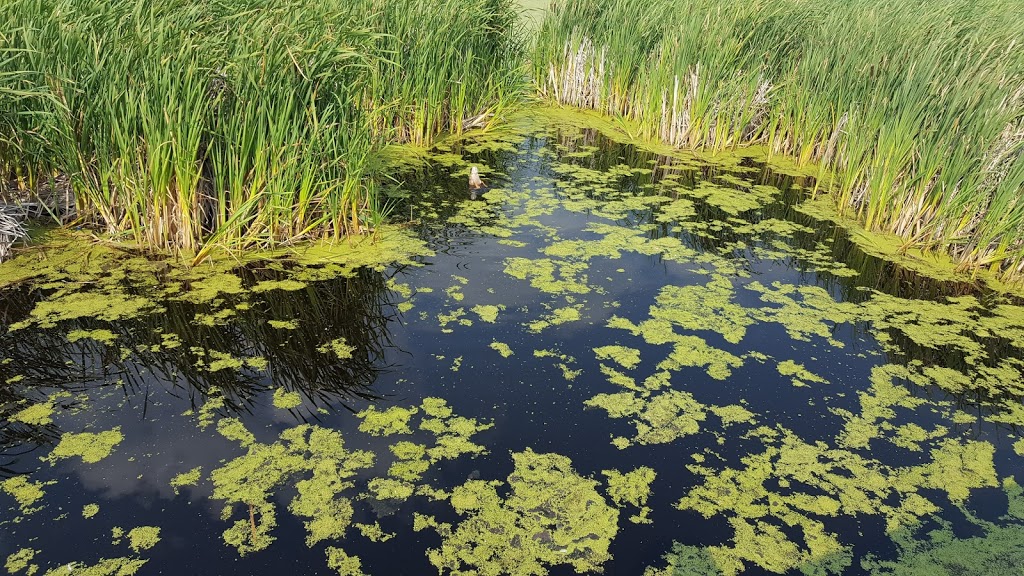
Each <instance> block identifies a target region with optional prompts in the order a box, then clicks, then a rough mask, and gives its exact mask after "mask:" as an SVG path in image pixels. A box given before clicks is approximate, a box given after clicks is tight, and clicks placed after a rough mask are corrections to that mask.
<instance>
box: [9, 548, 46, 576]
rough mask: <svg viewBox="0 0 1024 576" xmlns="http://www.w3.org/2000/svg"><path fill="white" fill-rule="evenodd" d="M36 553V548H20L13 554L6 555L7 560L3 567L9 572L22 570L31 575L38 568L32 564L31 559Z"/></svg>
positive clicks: (14, 572) (15, 572)
mask: <svg viewBox="0 0 1024 576" xmlns="http://www.w3.org/2000/svg"><path fill="white" fill-rule="evenodd" d="M38 553H39V551H38V550H33V549H31V548H21V549H20V550H18V551H17V552H15V553H14V554H11V555H10V556H8V557H7V562H5V563H4V568H6V569H7V572H8V573H9V574H17V573H18V572H21V571H24V572H25V574H26V575H27V576H32V575H33V574H35V573H36V572H37V571H38V570H39V566H37V565H35V564H32V560H33V559H34V558H35V557H36V554H38Z"/></svg>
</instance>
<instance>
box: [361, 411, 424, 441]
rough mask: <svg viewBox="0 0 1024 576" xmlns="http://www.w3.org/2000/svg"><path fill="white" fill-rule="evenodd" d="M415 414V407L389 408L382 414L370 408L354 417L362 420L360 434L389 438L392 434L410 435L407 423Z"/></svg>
mask: <svg viewBox="0 0 1024 576" xmlns="http://www.w3.org/2000/svg"><path fill="white" fill-rule="evenodd" d="M417 412H419V409H417V408H415V407H411V408H403V407H401V406H391V407H389V408H388V409H387V410H384V411H383V412H382V411H379V410H377V409H376V408H375V407H373V406H370V407H369V408H367V409H366V410H363V411H362V412H360V413H358V414H356V416H358V417H359V418H360V419H362V422H360V423H359V430H360V432H366V433H367V434H372V435H374V436H391V435H394V434H412V429H411V428H409V421H410V420H411V419H412V417H413V415H415V414H416V413H417Z"/></svg>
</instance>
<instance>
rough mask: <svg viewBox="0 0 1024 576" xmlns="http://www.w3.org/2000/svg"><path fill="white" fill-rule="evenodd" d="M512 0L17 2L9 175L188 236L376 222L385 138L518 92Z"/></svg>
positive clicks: (456, 129)
mask: <svg viewBox="0 0 1024 576" xmlns="http://www.w3.org/2000/svg"><path fill="white" fill-rule="evenodd" d="M515 18H516V13H515V9H514V6H513V4H512V2H511V1H510V0H443V1H427V0H387V1H378V0H358V1H349V0H328V1H326V2H324V1H319V0H317V1H312V0H271V1H269V2H265V1H256V0H230V1H227V2H211V1H206V0H198V1H197V0H160V1H155V0H113V1H108V0H42V1H40V0H13V1H11V2H5V3H3V5H2V6H0V30H2V31H3V32H2V33H0V133H2V134H3V136H2V137H0V181H7V180H8V178H11V177H14V178H17V179H18V180H19V181H20V184H21V185H22V186H25V187H28V188H32V189H40V188H41V187H43V186H51V187H52V185H54V182H52V180H53V179H54V177H55V176H59V177H61V178H66V179H67V180H68V181H69V182H70V184H69V185H70V189H71V191H72V192H73V193H74V198H75V203H76V205H77V206H76V207H77V209H78V215H79V218H80V219H81V220H83V221H85V222H87V223H89V224H91V225H94V226H95V227H96V228H98V229H101V230H103V231H105V232H107V233H109V234H111V235H113V237H114V238H115V239H123V240H130V241H132V242H135V243H138V244H141V245H143V246H148V247H157V248H165V249H173V250H181V251H183V252H185V253H187V254H190V255H192V256H193V258H194V259H196V260H199V259H202V258H204V257H205V256H207V255H208V254H209V253H210V251H211V250H212V249H213V248H214V247H217V246H224V247H229V248H252V247H271V246H275V245H278V244H281V243H285V242H293V241H296V240H301V239H317V238H328V239H338V238H339V237H341V236H342V235H344V234H352V233H358V232H360V231H361V230H365V229H368V228H374V227H375V226H377V225H378V224H379V223H380V218H381V216H382V213H383V212H385V210H384V208H383V206H382V204H381V201H380V200H379V199H378V197H377V195H376V184H375V177H374V173H375V172H376V171H377V170H379V169H380V160H379V154H378V152H379V150H380V149H381V148H382V147H383V146H385V145H387V144H389V143H392V142H412V143H415V144H426V143H429V142H430V141H431V140H432V139H433V138H434V137H435V136H436V135H438V134H440V133H443V132H447V133H456V134H458V133H461V132H463V131H464V130H466V129H469V128H472V127H478V126H487V125H489V124H490V123H491V122H492V121H493V118H494V117H495V115H496V114H498V113H501V112H503V111H504V110H505V109H506V108H507V107H508V106H510V105H511V104H512V103H513V102H514V101H515V100H516V96H517V95H518V93H519V91H520V90H521V84H522V81H521V69H520V60H519V54H520V51H519V49H518V47H517V41H516V40H515V36H514V26H515V22H516V20H515Z"/></svg>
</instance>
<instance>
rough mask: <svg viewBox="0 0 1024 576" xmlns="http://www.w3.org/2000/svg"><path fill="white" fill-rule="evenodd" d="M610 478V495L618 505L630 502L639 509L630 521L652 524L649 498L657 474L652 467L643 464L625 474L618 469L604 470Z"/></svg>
mask: <svg viewBox="0 0 1024 576" xmlns="http://www.w3.org/2000/svg"><path fill="white" fill-rule="evenodd" d="M601 473H602V474H604V475H605V476H606V477H607V478H608V497H609V498H611V499H612V502H614V503H615V504H616V505H617V506H620V507H621V506H623V505H625V504H629V505H631V506H634V507H635V508H637V509H638V510H639V512H638V513H637V514H636V515H634V516H631V517H630V519H629V520H630V522H633V523H635V524H650V522H651V520H650V518H648V515H649V514H650V513H651V509H650V508H648V507H647V499H648V498H650V496H651V482H654V478H655V476H656V474H655V472H654V470H653V469H652V468H648V467H647V466H641V467H640V468H637V469H636V470H633V471H632V472H627V473H625V474H623V473H622V472H619V471H618V470H602V471H601Z"/></svg>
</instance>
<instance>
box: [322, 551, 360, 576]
mask: <svg viewBox="0 0 1024 576" xmlns="http://www.w3.org/2000/svg"><path fill="white" fill-rule="evenodd" d="M327 567H328V568H330V569H331V570H334V571H336V572H337V573H338V576H365V574H364V573H363V563H362V561H361V560H360V559H359V557H357V556H349V555H348V554H347V553H346V552H345V551H344V550H342V549H341V548H335V547H333V546H329V547H328V548H327Z"/></svg>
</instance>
